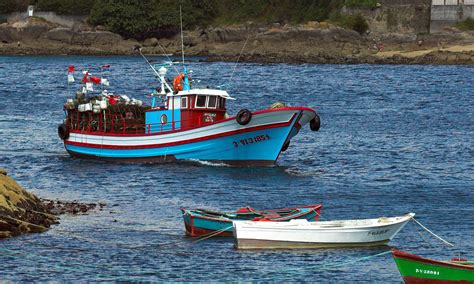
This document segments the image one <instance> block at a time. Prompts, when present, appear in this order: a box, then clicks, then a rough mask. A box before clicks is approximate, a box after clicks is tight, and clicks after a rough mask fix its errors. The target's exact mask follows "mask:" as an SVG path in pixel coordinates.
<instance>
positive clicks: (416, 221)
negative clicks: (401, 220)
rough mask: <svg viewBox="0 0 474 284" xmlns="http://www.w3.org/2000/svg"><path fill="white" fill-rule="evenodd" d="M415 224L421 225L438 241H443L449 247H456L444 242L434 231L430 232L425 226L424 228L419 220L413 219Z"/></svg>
mask: <svg viewBox="0 0 474 284" xmlns="http://www.w3.org/2000/svg"><path fill="white" fill-rule="evenodd" d="M411 219H412V220H413V221H414V222H415V223H417V224H418V225H420V227H422V228H423V229H425V230H426V231H427V232H428V233H430V234H432V235H433V236H435V237H436V238H437V239H438V240H440V241H442V242H443V243H445V244H447V245H448V246H450V247H454V245H453V244H452V243H450V242H448V241H446V240H444V239H443V238H441V237H440V236H438V235H436V234H435V233H433V232H432V231H430V230H429V229H428V228H426V227H425V226H423V224H421V223H420V222H419V221H418V220H416V219H415V218H413V217H412V218H411Z"/></svg>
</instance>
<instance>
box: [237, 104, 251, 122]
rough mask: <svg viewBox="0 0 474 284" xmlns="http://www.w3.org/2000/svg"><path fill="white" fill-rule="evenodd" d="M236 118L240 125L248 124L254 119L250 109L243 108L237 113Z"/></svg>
mask: <svg viewBox="0 0 474 284" xmlns="http://www.w3.org/2000/svg"><path fill="white" fill-rule="evenodd" d="M235 120H237V123H238V124H240V125H247V124H248V123H249V122H250V120H252V113H251V112H250V110H248V109H245V108H244V109H241V110H240V111H239V112H238V113H237V115H236V117H235Z"/></svg>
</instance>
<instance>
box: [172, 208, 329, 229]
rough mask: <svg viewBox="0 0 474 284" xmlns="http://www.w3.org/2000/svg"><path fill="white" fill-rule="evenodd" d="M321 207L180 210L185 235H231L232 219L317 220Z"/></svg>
mask: <svg viewBox="0 0 474 284" xmlns="http://www.w3.org/2000/svg"><path fill="white" fill-rule="evenodd" d="M321 208H322V205H321V204H315V205H305V206H298V207H294V208H281V209H271V210H263V211H257V210H255V209H253V208H250V207H244V208H240V209H238V210H237V211H235V212H231V213H230V212H229V213H226V212H216V211H211V210H207V209H185V208H181V212H182V214H183V219H184V226H185V227H186V234H187V235H190V236H201V235H207V234H213V233H217V231H221V233H218V234H217V235H219V236H232V221H239V220H240V221H245V220H272V221H281V222H285V221H289V220H292V219H305V220H309V221H317V220H318V217H319V214H320V212H321Z"/></svg>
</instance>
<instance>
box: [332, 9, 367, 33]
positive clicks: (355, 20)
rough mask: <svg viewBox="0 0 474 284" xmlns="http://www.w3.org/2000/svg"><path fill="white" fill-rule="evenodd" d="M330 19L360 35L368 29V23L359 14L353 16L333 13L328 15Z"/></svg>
mask: <svg viewBox="0 0 474 284" xmlns="http://www.w3.org/2000/svg"><path fill="white" fill-rule="evenodd" d="M330 21H331V22H333V23H335V24H336V25H338V26H341V27H343V28H346V29H351V30H354V31H356V32H358V33H359V34H361V35H362V34H364V33H365V32H366V31H367V30H368V29H369V24H368V23H367V21H366V20H365V18H364V17H363V16H362V15H361V14H357V15H355V16H352V15H342V14H334V15H332V16H331V17H330Z"/></svg>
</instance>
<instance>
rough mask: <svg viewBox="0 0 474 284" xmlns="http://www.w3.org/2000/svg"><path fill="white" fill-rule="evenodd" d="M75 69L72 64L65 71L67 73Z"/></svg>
mask: <svg viewBox="0 0 474 284" xmlns="http://www.w3.org/2000/svg"><path fill="white" fill-rule="evenodd" d="M75 70H76V67H74V66H72V65H71V66H69V67H68V68H67V72H69V73H72V72H74V71H75Z"/></svg>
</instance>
